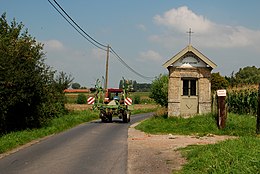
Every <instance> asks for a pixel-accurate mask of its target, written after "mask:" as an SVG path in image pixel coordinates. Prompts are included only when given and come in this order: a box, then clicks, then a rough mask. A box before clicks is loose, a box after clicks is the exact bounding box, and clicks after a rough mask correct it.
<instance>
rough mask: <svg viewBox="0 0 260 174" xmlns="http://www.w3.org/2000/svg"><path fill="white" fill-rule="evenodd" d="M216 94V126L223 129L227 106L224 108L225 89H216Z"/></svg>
mask: <svg viewBox="0 0 260 174" xmlns="http://www.w3.org/2000/svg"><path fill="white" fill-rule="evenodd" d="M217 96H218V127H219V129H223V128H224V127H225V125H226V118H227V108H226V101H225V100H226V96H227V92H226V90H225V89H221V90H217Z"/></svg>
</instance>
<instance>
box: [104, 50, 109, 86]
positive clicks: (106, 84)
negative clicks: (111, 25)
mask: <svg viewBox="0 0 260 174" xmlns="http://www.w3.org/2000/svg"><path fill="white" fill-rule="evenodd" d="M109 49H110V46H109V45H107V61H106V81H105V89H107V86H108V60H109Z"/></svg>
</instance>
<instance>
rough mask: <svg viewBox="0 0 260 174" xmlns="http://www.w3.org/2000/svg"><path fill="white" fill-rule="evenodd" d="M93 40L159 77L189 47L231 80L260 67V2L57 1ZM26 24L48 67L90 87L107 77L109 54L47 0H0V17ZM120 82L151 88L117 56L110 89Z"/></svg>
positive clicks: (142, 71)
mask: <svg viewBox="0 0 260 174" xmlns="http://www.w3.org/2000/svg"><path fill="white" fill-rule="evenodd" d="M57 2H58V3H59V4H60V5H61V6H62V7H63V8H64V9H65V10H66V11H67V13H69V14H70V16H71V17H72V18H73V19H74V20H75V21H76V22H77V23H78V24H79V25H80V26H81V27H82V28H83V29H84V30H85V31H86V32H87V33H88V34H90V35H91V36H92V37H93V38H95V39H96V40H97V41H99V42H101V43H102V44H105V45H107V44H109V45H111V46H112V48H113V49H114V50H115V51H116V52H117V53H118V54H119V55H120V56H121V57H122V58H123V59H124V61H125V62H126V63H127V64H128V65H129V66H130V67H132V68H133V69H134V70H136V71H137V72H139V73H140V74H142V75H144V76H149V77H154V76H158V75H159V74H161V73H162V74H164V73H168V72H167V70H166V69H164V68H163V67H162V64H163V63H164V62H166V61H167V60H168V59H170V58H171V57H172V56H174V55H175V54H177V53H178V52H179V51H180V50H181V49H183V48H184V47H186V46H187V44H188V35H187V33H186V32H187V31H188V30H189V28H192V30H193V32H194V34H193V36H192V45H193V46H194V47H195V48H197V49H198V50H200V51H201V52H202V53H203V54H204V55H206V56H207V57H208V58H210V59H211V60H212V61H213V62H215V63H216V64H217V65H218V67H217V68H216V69H215V70H213V72H220V73H221V75H230V74H231V73H232V71H234V72H237V71H238V70H239V68H242V67H245V66H253V65H254V66H257V67H259V66H260V22H259V18H260V10H259V7H260V1H258V0H249V1H237V0H229V1H225V0H219V1H205V0H196V1H194V0H190V1H187V0H164V1H159V0H153V1H151V0H149V1H148V0H131V1H130V0H128V1H126V0H120V1H119V0H110V1H105V0H97V1H90V0H77V1H71V0H63V1H61V0H57ZM3 12H6V13H7V18H8V20H9V21H11V20H12V19H13V18H15V19H16V21H17V22H22V23H23V24H24V25H25V28H28V30H29V33H30V34H31V35H32V36H34V37H35V38H36V39H37V40H38V41H39V42H41V43H44V45H45V46H44V51H45V52H46V63H47V64H48V65H50V66H52V67H53V68H54V69H55V70H58V71H64V72H66V73H68V74H71V75H72V76H73V77H74V78H75V79H74V82H78V83H80V84H81V85H82V86H87V87H91V86H93V85H94V83H95V81H96V79H98V78H99V79H101V78H102V76H105V61H106V52H105V51H102V50H99V49H97V48H96V47H95V46H93V45H92V44H90V43H89V42H88V41H87V40H85V39H84V38H83V37H82V36H80V35H79V34H78V33H77V32H76V31H75V30H74V29H73V28H72V27H71V26H70V25H69V24H68V23H67V22H66V21H65V20H64V19H63V18H62V17H61V16H60V15H59V14H58V13H57V12H56V11H55V10H54V9H53V7H52V6H51V5H50V4H49V2H48V1H47V0H41V1H35V0H23V1H17V0H0V13H1V14H2V13H3ZM122 77H125V78H126V79H133V80H137V82H139V83H142V82H146V83H150V81H147V80H145V79H142V78H140V77H138V76H137V75H135V74H134V73H132V72H131V71H129V70H128V69H127V68H125V67H124V66H123V65H122V64H121V63H120V62H119V61H118V60H117V59H116V57H115V56H113V55H112V54H111V55H110V60H109V86H110V87H117V86H118V82H119V80H120V79H122Z"/></svg>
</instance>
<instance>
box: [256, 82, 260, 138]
mask: <svg viewBox="0 0 260 174" xmlns="http://www.w3.org/2000/svg"><path fill="white" fill-rule="evenodd" d="M256 134H260V83H259V86H258V107H257V118H256Z"/></svg>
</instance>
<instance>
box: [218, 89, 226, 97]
mask: <svg viewBox="0 0 260 174" xmlns="http://www.w3.org/2000/svg"><path fill="white" fill-rule="evenodd" d="M217 96H218V97H225V96H227V91H226V90H225V89H220V90H217Z"/></svg>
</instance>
